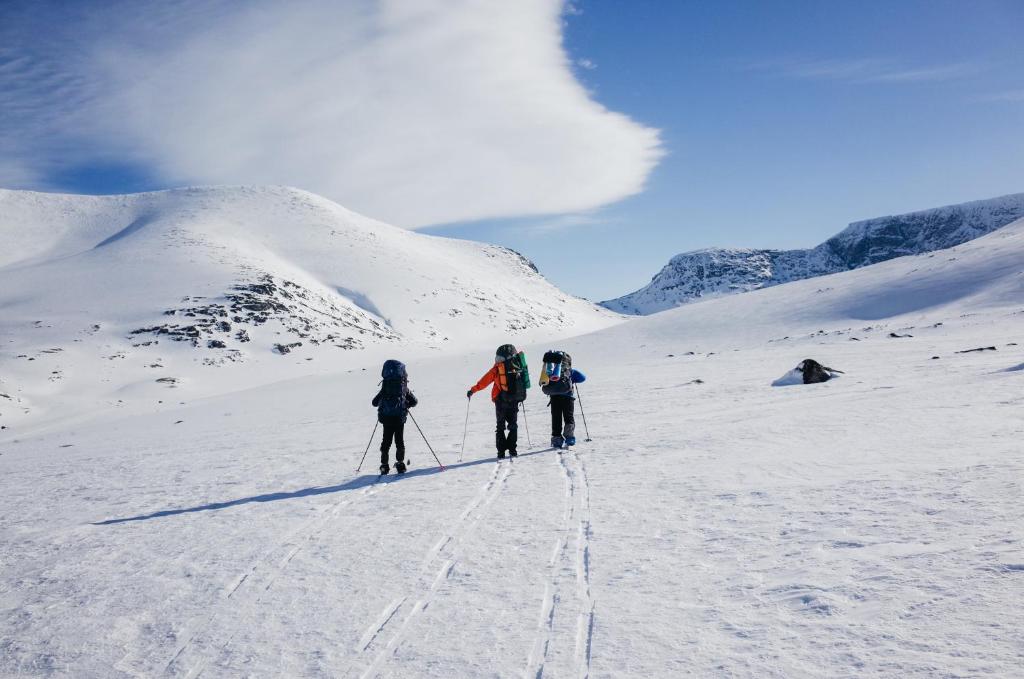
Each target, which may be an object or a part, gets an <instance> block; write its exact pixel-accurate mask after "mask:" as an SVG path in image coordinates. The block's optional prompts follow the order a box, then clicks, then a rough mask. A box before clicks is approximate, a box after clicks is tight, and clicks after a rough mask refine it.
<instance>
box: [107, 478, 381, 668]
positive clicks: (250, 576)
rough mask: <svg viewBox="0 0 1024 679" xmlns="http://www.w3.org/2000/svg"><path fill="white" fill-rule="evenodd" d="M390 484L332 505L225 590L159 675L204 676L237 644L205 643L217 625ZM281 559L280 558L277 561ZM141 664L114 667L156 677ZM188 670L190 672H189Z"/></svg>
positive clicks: (371, 487)
mask: <svg viewBox="0 0 1024 679" xmlns="http://www.w3.org/2000/svg"><path fill="white" fill-rule="evenodd" d="M384 485H387V484H380V483H376V482H375V483H373V484H371V485H368V486H366V487H365V488H363V489H362V491H361V492H360V493H359V494H358V495H357V496H356V497H355V498H346V499H344V500H340V501H338V502H335V503H333V504H331V505H329V506H328V507H327V508H325V509H324V510H322V511H321V512H320V514H319V515H318V516H316V517H314V518H312V519H310V520H309V521H307V522H306V523H305V524H303V525H302V526H300V527H299V528H298V529H296V531H295V532H294V533H292V535H291V536H290V537H289V538H288V539H286V540H284V541H282V542H280V543H278V544H277V545H275V546H274V547H273V548H271V549H270V550H268V551H267V552H266V553H265V554H264V555H263V556H262V557H261V558H260V559H259V560H258V561H257V562H256V563H254V564H252V566H251V567H250V568H248V569H247V570H246V571H244V572H243V573H240V574H239V575H238V577H236V578H235V579H234V580H233V581H232V582H231V583H230V584H229V585H228V586H227V587H226V588H225V589H224V592H223V595H222V599H221V601H220V603H219V604H218V605H217V606H216V607H215V608H214V610H213V611H211V612H210V613H209V615H205V616H202V617H200V618H198V619H196V620H194V621H193V622H192V623H190V624H189V625H187V626H186V628H185V631H184V632H183V633H182V634H181V636H183V637H184V641H183V642H182V643H181V644H179V645H178V646H177V648H176V649H175V650H174V652H173V653H172V655H171V657H170V659H168V660H167V661H166V662H165V663H164V664H163V667H162V669H160V670H158V671H157V672H156V674H159V675H170V676H182V677H186V678H187V679H197V678H198V677H199V676H201V675H202V674H203V672H204V671H205V669H206V667H207V665H208V664H209V662H210V660H211V657H212V656H213V655H214V654H221V653H227V652H228V651H229V648H230V646H231V642H232V641H233V640H234V636H235V633H237V632H235V633H232V634H231V635H230V636H229V637H228V638H227V640H226V641H224V642H223V643H217V641H216V636H212V637H211V638H210V639H208V640H205V639H203V637H204V636H206V635H208V634H211V630H217V629H218V628H219V625H218V624H217V623H218V621H220V620H221V619H223V618H224V617H225V616H232V615H233V616H235V617H238V614H239V612H240V611H242V610H244V609H246V608H251V607H252V606H254V605H256V604H258V603H259V602H260V600H261V597H262V596H263V594H264V593H266V592H267V591H269V590H270V588H271V587H272V586H273V585H274V582H275V581H276V580H277V578H278V577H280V576H281V575H282V574H283V573H284V572H285V571H286V570H287V569H288V565H289V564H290V563H291V561H292V559H294V558H295V556H296V555H297V554H298V553H299V552H300V551H302V549H303V548H304V547H306V546H307V545H308V544H310V543H311V542H314V541H315V540H316V539H317V538H318V536H319V535H320V534H321V533H322V532H323V530H324V529H325V528H327V526H329V525H330V523H331V522H332V520H334V519H335V518H336V517H337V516H338V514H339V513H340V512H341V510H342V509H344V508H345V507H347V506H349V505H351V504H353V503H354V502H356V501H357V500H359V499H360V498H364V497H367V496H369V495H373V494H375V493H376V492H378V488H379V487H381V486H384ZM276 555H280V557H279V558H275V556H276ZM139 662H140V660H139V659H138V658H137V657H135V656H133V655H129V656H127V657H126V658H125V659H123V660H122V661H121V662H119V663H118V664H117V665H116V666H115V667H116V668H117V669H119V670H121V671H124V672H128V673H129V674H132V675H134V676H139V677H148V676H154V671H153V668H146V669H145V670H143V671H139V670H138V669H137V668H136V665H137V664H138V663H139ZM186 668H187V669H186Z"/></svg>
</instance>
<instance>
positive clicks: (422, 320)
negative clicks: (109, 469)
mask: <svg viewBox="0 0 1024 679" xmlns="http://www.w3.org/2000/svg"><path fill="white" fill-rule="evenodd" d="M397 199H400V198H398V197H396V200H397ZM0 243H3V247H2V248H0V310H2V314H0V337H3V338H4V343H3V344H2V345H0V367H2V369H0V373H3V374H4V377H5V378H6V379H8V380H9V381H10V382H12V383H13V384H8V385H4V386H3V388H0V392H4V393H7V394H8V395H10V396H12V397H16V398H20V399H21V402H20V405H19V409H20V410H22V411H27V410H30V409H31V406H30V405H29V404H30V403H31V402H36V403H39V402H49V401H52V399H53V398H54V397H56V396H59V395H61V394H65V393H67V392H68V391H69V389H70V387H69V385H70V384H72V383H74V384H75V385H77V386H75V387H74V389H79V388H89V387H91V386H95V385H97V384H98V383H101V382H106V383H109V385H110V389H115V388H121V387H125V386H127V385H131V384H136V383H146V384H150V385H152V384H154V383H155V380H156V379H157V378H162V377H169V378H173V379H174V380H175V382H173V384H177V385H179V386H181V385H183V384H187V383H192V384H198V383H201V382H207V383H210V384H212V383H214V382H218V381H220V382H225V376H224V375H220V376H217V377H214V376H213V375H212V374H210V373H208V372H204V371H206V370H208V367H209V366H218V365H220V366H224V365H239V364H245V365H247V366H252V365H253V364H259V367H258V368H257V367H254V368H253V369H251V370H247V371H246V375H245V379H247V380H260V379H271V378H283V377H289V376H293V375H294V374H295V373H296V371H298V372H300V373H301V372H308V370H309V369H312V368H313V365H316V366H319V365H320V364H321V362H325V361H326V362H328V363H329V364H337V363H338V362H341V363H342V364H345V363H346V361H348V362H351V359H350V358H346V354H351V353H352V350H375V351H396V350H397V349H398V348H399V347H403V348H404V349H406V350H408V349H410V348H417V349H419V350H427V351H432V350H445V349H448V348H450V347H462V346H464V345H467V344H471V343H472V344H474V345H475V344H477V343H479V342H482V341H487V342H488V343H490V342H492V341H494V342H499V343H500V341H507V340H508V339H510V338H511V339H513V340H516V339H517V338H529V339H540V338H542V337H548V336H557V335H568V334H579V333H581V332H588V331H591V330H596V329H599V328H601V327H605V326H607V325H610V324H613V323H615V322H617V321H618V317H617V316H616V315H615V314H612V313H611V312H609V311H607V310H605V309H603V308H601V307H598V306H596V305H594V304H592V303H590V302H588V301H586V300H582V299H579V298H576V297H573V296H571V295H568V294H565V293H564V292H562V291H561V290H559V289H558V288H556V287H555V286H553V285H551V284H550V283H549V282H548V281H547V280H545V279H544V278H543V276H541V275H540V274H539V273H538V272H537V270H536V267H534V266H533V264H532V263H530V262H529V261H528V260H526V259H525V258H524V257H522V256H521V255H519V254H518V253H515V252H513V251H511V250H508V249H505V248H501V247H497V246H493V245H486V244H482V243H474V242H470V241H462V240H454V239H448V238H440V237H435V236H429V235H424V234H419V233H414V232H410V231H406V230H403V229H399V228H396V227H392V226H390V225H387V224H383V223H381V222H377V221H374V220H372V219H369V218H366V217H363V216H360V215H358V214H355V213H353V212H350V211H348V210H346V209H344V208H343V207H341V206H339V205H337V204H335V203H333V202H331V201H328V200H326V199H324V198H321V197H319V196H316V195H314V194H311V193H308V192H305V191H301V190H297V189H291V188H286V187H211V188H189V189H177V190H172V191H160V192H153V193H143V194H133V195H124V196H75V195H58V194H46V193H35V192H27V191H7V190H0ZM49 350H59V351H53V352H52V353H50V354H44V353H43V352H46V351H49ZM283 354H289V357H288V358H287V359H284V358H282V355H283ZM55 356H61V357H63V360H62V361H57V360H55V359H53V357H55ZM297 361H301V363H298V364H297ZM309 361H313V362H314V363H313V365H309V364H308V363H307V362H309ZM43 364H45V366H44V365H43ZM299 365H302V366H303V367H299ZM282 366H284V367H282ZM305 366H309V368H308V369H307V368H306V367H305ZM193 368H195V369H198V370H199V372H195V370H194V369H193ZM229 382H230V380H228V381H226V382H225V388H232V387H238V386H239V384H238V383H237V382H235V383H233V384H229ZM168 383H169V382H165V383H164V384H168ZM3 405H4V403H0V416H3V415H7V414H8V409H6V408H3Z"/></svg>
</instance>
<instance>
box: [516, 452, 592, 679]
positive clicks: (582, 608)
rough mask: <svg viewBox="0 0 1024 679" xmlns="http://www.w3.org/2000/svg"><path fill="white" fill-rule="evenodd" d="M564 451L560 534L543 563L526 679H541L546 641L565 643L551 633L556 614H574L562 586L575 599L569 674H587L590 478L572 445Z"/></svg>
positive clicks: (561, 455)
mask: <svg viewBox="0 0 1024 679" xmlns="http://www.w3.org/2000/svg"><path fill="white" fill-rule="evenodd" d="M570 450H571V452H569V451H565V452H562V451H559V453H558V454H557V456H556V457H557V463H558V465H559V467H560V468H561V471H562V474H563V476H564V479H565V505H564V511H563V514H562V522H561V526H560V530H559V532H560V535H559V537H558V539H557V540H556V541H555V545H554V549H553V550H552V552H551V559H550V561H549V563H548V576H547V580H546V581H545V583H544V595H543V597H542V600H541V609H540V618H539V620H538V623H537V632H536V638H535V641H534V643H533V647H532V649H531V650H530V656H529V658H528V659H527V663H526V668H525V670H524V672H523V676H524V677H525V678H526V679H541V677H543V676H544V675H545V670H546V665H547V662H548V659H549V653H550V650H551V648H552V645H553V644H555V643H559V642H562V643H564V642H565V640H564V639H561V640H559V639H556V638H555V636H556V619H557V618H560V617H562V616H572V615H573V613H574V611H573V610H572V608H569V610H567V611H562V608H563V606H566V605H565V604H563V597H565V596H567V595H566V594H565V592H566V590H571V592H572V594H571V596H572V597H573V598H574V599H575V616H574V617H575V619H576V625H575V628H574V629H575V633H574V635H573V639H572V643H573V647H574V650H573V665H574V668H573V672H572V673H573V674H574V675H575V676H577V677H580V678H581V679H582V678H585V677H589V676H590V659H591V655H592V644H593V636H594V601H593V599H592V597H591V593H590V538H591V534H592V532H591V524H590V480H589V479H588V478H587V470H586V465H585V464H584V461H583V458H582V457H581V456H580V455H579V453H578V452H577V450H576V449H575V448H572V449H570ZM567 459H569V460H572V465H570V464H569V463H567V462H566V460H567ZM570 537H573V538H574V539H575V548H574V550H573V552H572V556H570V555H569V541H570ZM569 579H572V581H573V582H572V584H571V586H570V585H569V584H567V583H566V580H569ZM566 607H568V606H566Z"/></svg>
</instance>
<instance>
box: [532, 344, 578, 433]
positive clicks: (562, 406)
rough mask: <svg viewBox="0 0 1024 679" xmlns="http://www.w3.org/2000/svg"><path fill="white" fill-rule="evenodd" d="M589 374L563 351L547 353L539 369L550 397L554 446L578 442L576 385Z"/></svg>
mask: <svg viewBox="0 0 1024 679" xmlns="http://www.w3.org/2000/svg"><path fill="white" fill-rule="evenodd" d="M586 379H587V377H586V375H584V374H583V373H581V372H580V371H579V370H576V369H574V368H573V367H572V359H571V358H570V357H569V354H567V353H565V352H564V351H548V352H546V353H545V354H544V369H543V370H541V371H540V388H541V391H543V392H544V393H545V394H547V395H548V397H549V398H550V403H549V404H548V405H549V407H550V408H551V447H552V448H558V449H561V448H562V447H563V446H565V447H566V448H568V447H569V446H574V445H576V417H575V412H574V411H575V409H576V396H575V394H574V393H573V385H574V384H578V383H580V382H583V381H584V380H586Z"/></svg>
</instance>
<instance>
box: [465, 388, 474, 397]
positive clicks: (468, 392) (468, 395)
mask: <svg viewBox="0 0 1024 679" xmlns="http://www.w3.org/2000/svg"><path fill="white" fill-rule="evenodd" d="M466 398H473V390H472V389H470V390H469V391H467V392H466Z"/></svg>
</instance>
